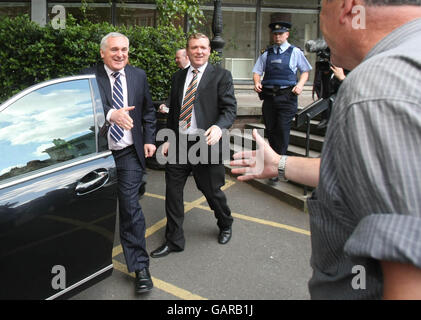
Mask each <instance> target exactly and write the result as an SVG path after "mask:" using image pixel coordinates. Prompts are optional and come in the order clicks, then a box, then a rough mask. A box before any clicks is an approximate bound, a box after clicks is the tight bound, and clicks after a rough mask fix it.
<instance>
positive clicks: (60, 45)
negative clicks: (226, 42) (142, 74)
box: [0, 15, 186, 102]
mask: <svg viewBox="0 0 421 320" xmlns="http://www.w3.org/2000/svg"><path fill="white" fill-rule="evenodd" d="M111 31H117V32H121V33H123V34H125V35H126V36H127V37H128V38H129V40H130V54H129V63H130V64H131V65H133V66H136V67H140V68H142V69H144V70H145V71H146V74H147V76H148V82H149V86H150V89H151V94H152V99H154V100H162V99H165V97H166V96H167V95H168V92H169V87H170V81H171V75H172V74H173V73H174V72H175V71H177V66H176V65H175V62H174V54H175V50H176V49H177V48H180V47H184V46H185V41H186V37H185V34H184V33H183V32H182V30H180V29H179V28H175V27H173V26H172V25H169V26H158V27H157V28H153V27H140V26H132V27H126V26H119V27H116V26H113V25H111V24H109V23H105V22H104V23H99V24H94V23H90V22H89V21H84V22H82V23H77V22H76V21H75V19H73V18H72V17H71V16H68V17H67V21H66V28H65V29H60V30H55V29H53V28H52V27H51V26H50V25H47V26H46V27H40V26H39V25H37V24H35V23H33V22H31V21H30V19H29V17H28V16H26V15H25V16H20V17H16V18H13V19H11V18H7V17H6V18H0V43H1V44H2V50H0V59H1V61H2V63H1V64H0V102H3V101H5V100H6V99H7V98H9V97H11V96H12V95H13V94H16V93H17V92H19V91H21V90H22V89H24V88H27V87H29V86H31V85H34V84H36V83H39V82H41V81H44V80H48V79H54V78H59V77H63V76H69V75H75V74H78V73H79V72H80V70H82V69H83V68H86V67H89V66H92V65H94V64H96V63H97V62H99V61H101V56H100V54H99V43H100V41H101V38H102V37H103V36H104V35H106V34H107V33H108V32H111Z"/></svg>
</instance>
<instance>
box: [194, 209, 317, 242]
mask: <svg viewBox="0 0 421 320" xmlns="http://www.w3.org/2000/svg"><path fill="white" fill-rule="evenodd" d="M196 208H199V209H203V210H206V211H210V212H213V210H212V209H211V208H209V207H206V206H202V205H198V206H196ZM231 215H232V216H233V217H235V218H238V219H242V220H247V221H251V222H256V223H260V224H264V225H267V226H271V227H275V228H280V229H285V230H289V231H292V232H296V233H301V234H305V235H307V236H309V235H310V231H308V230H305V229H301V228H297V227H293V226H289V225H286V224H282V223H278V222H274V221H269V220H264V219H259V218H254V217H250V216H246V215H244V214H240V213H234V212H231Z"/></svg>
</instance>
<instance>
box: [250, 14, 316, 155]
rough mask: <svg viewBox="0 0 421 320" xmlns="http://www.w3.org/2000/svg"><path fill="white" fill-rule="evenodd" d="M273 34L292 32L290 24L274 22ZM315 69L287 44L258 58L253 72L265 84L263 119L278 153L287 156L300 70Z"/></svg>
mask: <svg viewBox="0 0 421 320" xmlns="http://www.w3.org/2000/svg"><path fill="white" fill-rule="evenodd" d="M269 28H271V29H272V33H283V32H287V31H289V29H290V28H291V24H289V23H286V22H275V23H271V24H270V25H269ZM311 69H312V67H311V65H310V63H309V62H308V61H307V59H306V58H305V56H304V54H303V52H302V51H301V49H299V48H297V47H295V46H293V45H291V44H289V43H288V41H285V42H284V43H283V44H281V45H280V46H279V45H277V44H275V45H273V46H270V47H269V48H267V49H266V50H265V52H263V54H262V55H260V57H259V58H258V59H257V61H256V64H255V66H254V68H253V73H257V74H259V75H260V76H261V75H262V74H263V73H264V74H265V75H264V78H263V81H262V86H263V88H262V93H260V94H259V96H260V99H261V100H263V106H262V111H263V120H264V123H265V126H266V135H267V138H268V140H269V144H270V146H271V147H272V149H273V150H275V151H276V152H277V153H278V154H286V152H287V149H288V144H289V135H290V130H291V122H292V119H293V118H294V116H295V114H296V113H297V108H298V99H297V96H296V95H295V94H294V93H293V92H292V89H293V88H294V86H295V85H296V84H297V71H300V73H303V72H308V71H310V70H311Z"/></svg>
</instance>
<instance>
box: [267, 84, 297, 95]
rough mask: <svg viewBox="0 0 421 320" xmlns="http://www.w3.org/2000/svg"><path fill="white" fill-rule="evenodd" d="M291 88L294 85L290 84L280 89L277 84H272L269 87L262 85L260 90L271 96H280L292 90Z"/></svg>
mask: <svg viewBox="0 0 421 320" xmlns="http://www.w3.org/2000/svg"><path fill="white" fill-rule="evenodd" d="M292 88H294V87H292V86H291V87H287V88H282V89H281V87H279V86H274V87H271V88H268V87H263V89H262V91H263V93H264V94H268V95H271V96H280V95H283V94H286V93H290V92H291V91H292Z"/></svg>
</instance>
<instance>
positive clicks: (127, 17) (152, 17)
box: [116, 3, 156, 27]
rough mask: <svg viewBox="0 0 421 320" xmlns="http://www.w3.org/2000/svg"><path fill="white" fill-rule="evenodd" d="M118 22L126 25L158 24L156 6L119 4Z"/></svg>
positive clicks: (117, 8) (150, 25) (117, 9)
mask: <svg viewBox="0 0 421 320" xmlns="http://www.w3.org/2000/svg"><path fill="white" fill-rule="evenodd" d="M116 17H117V18H116V24H117V25H126V26H133V25H137V26H149V27H153V26H156V6H155V5H152V4H131V3H125V4H117V6H116Z"/></svg>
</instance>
